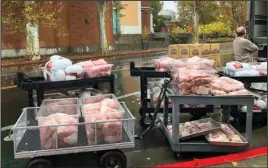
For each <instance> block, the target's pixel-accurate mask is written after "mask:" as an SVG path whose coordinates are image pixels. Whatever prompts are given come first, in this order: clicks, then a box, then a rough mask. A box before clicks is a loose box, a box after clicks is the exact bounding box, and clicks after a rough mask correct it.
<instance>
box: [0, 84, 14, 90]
mask: <svg viewBox="0 0 268 168" xmlns="http://www.w3.org/2000/svg"><path fill="white" fill-rule="evenodd" d="M16 87H17V85H10V86H4V87H1V90H6V89H13V88H16Z"/></svg>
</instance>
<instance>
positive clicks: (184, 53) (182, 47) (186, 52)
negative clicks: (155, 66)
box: [178, 44, 190, 58]
mask: <svg viewBox="0 0 268 168" xmlns="http://www.w3.org/2000/svg"><path fill="white" fill-rule="evenodd" d="M178 48H179V52H178V58H189V56H190V47H189V44H179V45H178Z"/></svg>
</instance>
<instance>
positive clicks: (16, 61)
mask: <svg viewBox="0 0 268 168" xmlns="http://www.w3.org/2000/svg"><path fill="white" fill-rule="evenodd" d="M167 51H168V49H167V48H155V49H149V50H140V51H123V52H111V53H108V54H107V55H101V54H98V53H92V54H89V53H84V54H71V55H62V56H63V57H66V58H69V59H70V60H72V61H84V60H89V59H99V58H111V59H114V58H118V57H129V56H143V55H146V54H152V53H158V52H167ZM49 57H50V56H42V58H41V59H40V60H36V61H26V60H25V59H24V57H18V58H11V59H2V60H1V65H2V68H7V67H14V66H26V65H38V64H44V63H46V62H47V61H48V59H49Z"/></svg>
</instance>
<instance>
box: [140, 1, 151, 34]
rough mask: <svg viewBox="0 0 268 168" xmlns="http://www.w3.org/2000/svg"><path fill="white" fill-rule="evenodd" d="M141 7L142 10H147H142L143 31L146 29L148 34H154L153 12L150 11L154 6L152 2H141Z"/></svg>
mask: <svg viewBox="0 0 268 168" xmlns="http://www.w3.org/2000/svg"><path fill="white" fill-rule="evenodd" d="M141 6H142V8H145V9H144V10H142V18H141V19H142V31H144V29H145V27H146V29H147V32H152V31H153V30H152V29H153V25H152V20H151V19H152V11H151V10H149V9H148V8H150V7H151V6H152V1H141Z"/></svg>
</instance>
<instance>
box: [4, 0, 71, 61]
mask: <svg viewBox="0 0 268 168" xmlns="http://www.w3.org/2000/svg"><path fill="white" fill-rule="evenodd" d="M64 6H65V3H63V2H52V1H44V2H35V1H22V0H18V1H9V0H3V1H2V13H3V15H2V23H3V26H5V27H7V28H8V29H10V30H13V31H16V32H21V33H25V34H26V58H28V59H29V60H36V59H40V47H39V27H51V28H55V29H60V31H58V34H57V35H59V36H65V35H67V31H66V29H65V27H63V26H61V24H60V19H59V17H58V14H59V13H60V12H61V11H62V9H63V8H64Z"/></svg>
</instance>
